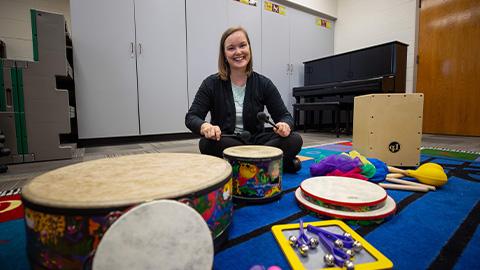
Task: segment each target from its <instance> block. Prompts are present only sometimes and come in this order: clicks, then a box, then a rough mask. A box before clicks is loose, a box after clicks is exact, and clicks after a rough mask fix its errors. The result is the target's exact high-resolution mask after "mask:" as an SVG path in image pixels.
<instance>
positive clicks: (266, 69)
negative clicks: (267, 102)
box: [262, 1, 292, 112]
mask: <svg viewBox="0 0 480 270" xmlns="http://www.w3.org/2000/svg"><path fill="white" fill-rule="evenodd" d="M265 3H273V2H267V1H263V5H262V71H263V75H265V76H267V77H268V78H269V79H270V80H272V82H273V84H275V86H276V87H277V89H278V91H279V92H280V95H281V96H282V99H283V102H284V103H285V106H286V107H287V109H288V110H289V111H290V112H291V111H292V110H291V107H292V101H291V99H292V98H291V97H292V95H291V92H292V89H291V88H290V66H291V65H290V17H291V14H290V10H291V9H290V8H286V9H282V11H284V12H281V13H276V12H273V11H271V10H266V7H265ZM279 11H280V10H279Z"/></svg>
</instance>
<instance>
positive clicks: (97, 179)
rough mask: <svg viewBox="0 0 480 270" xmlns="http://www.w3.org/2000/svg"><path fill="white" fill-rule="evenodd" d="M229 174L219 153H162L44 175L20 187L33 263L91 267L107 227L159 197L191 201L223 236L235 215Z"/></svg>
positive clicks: (217, 236) (218, 237)
mask: <svg viewBox="0 0 480 270" xmlns="http://www.w3.org/2000/svg"><path fill="white" fill-rule="evenodd" d="M231 175H232V168H231V166H230V165H229V164H228V162H226V161H225V160H222V159H220V158H216V157H212V156H206V155H200V154H180V153H156V154H142V155H131V156H124V157H118V158H107V159H100V160H94V161H88V162H83V163H79V164H75V165H70V166H67V167H63V168H60V169H57V170H53V171H50V172H48V173H45V174H43V175H41V176H38V177H36V178H34V179H33V180H32V181H31V182H30V183H29V184H27V185H26V186H25V187H24V189H23V192H22V201H23V203H24V206H25V221H26V227H27V228H26V231H27V253H28V255H29V258H30V260H31V262H32V263H33V265H32V266H33V267H42V268H47V269H84V268H87V269H88V268H89V267H90V264H91V259H92V258H93V255H94V253H95V250H96V247H97V246H98V244H99V242H100V240H101V238H102V236H103V235H104V233H105V232H106V231H107V229H108V228H109V226H110V225H111V224H112V223H113V222H114V221H115V220H116V219H118V218H119V217H120V216H121V215H122V214H123V213H125V212H127V211H128V210H129V209H130V208H132V207H134V206H136V205H139V204H142V203H144V202H148V201H152V200H158V199H175V200H178V201H181V202H184V203H186V204H188V205H190V206H191V207H192V208H194V209H195V210H196V211H197V212H199V213H200V215H201V216H202V217H203V219H204V220H205V221H206V223H207V225H208V227H209V228H210V231H211V233H212V237H213V238H214V240H215V242H217V243H218V242H221V241H223V240H224V239H226V238H227V233H228V231H227V229H228V227H229V225H230V223H231V220H232V215H233V203H232V196H231V194H232V179H231Z"/></svg>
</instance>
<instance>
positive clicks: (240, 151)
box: [223, 145, 283, 202]
mask: <svg viewBox="0 0 480 270" xmlns="http://www.w3.org/2000/svg"><path fill="white" fill-rule="evenodd" d="M223 157H224V158H225V159H226V160H228V162H230V165H232V178H233V197H234V199H235V200H240V201H250V202H266V201H270V200H274V199H278V198H279V197H280V195H281V192H282V171H283V164H282V163H283V161H282V157H283V152H282V150H280V149H278V148H276V147H271V146H261V145H241V146H233V147H229V148H227V149H225V150H224V151H223Z"/></svg>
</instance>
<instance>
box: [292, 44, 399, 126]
mask: <svg viewBox="0 0 480 270" xmlns="http://www.w3.org/2000/svg"><path fill="white" fill-rule="evenodd" d="M407 47H408V45H407V44H404V43H401V42H398V41H393V42H388V43H384V44H380V45H375V46H372V47H368V48H363V49H359V50H354V51H350V52H346V53H341V54H337V55H332V56H328V57H324V58H319V59H315V60H311V61H307V62H304V63H303V64H304V76H305V77H304V85H305V86H301V87H295V88H293V91H292V92H293V96H294V97H295V99H296V104H294V115H295V123H296V125H298V122H299V115H298V114H299V112H300V111H302V110H303V111H307V110H312V108H318V109H319V110H320V109H321V108H322V106H320V105H321V104H326V105H329V106H327V108H332V106H330V105H337V106H338V109H340V108H344V106H343V107H342V105H345V104H346V105H348V104H350V106H347V107H350V108H353V99H354V97H355V96H359V95H365V94H372V93H404V92H405V81H406V75H405V74H406V64H407ZM308 108H310V109H308ZM333 108H337V107H335V106H333ZM337 111H338V110H337ZM337 115H338V114H337ZM338 118H339V117H338ZM338 118H337V123H338V121H339V119H338ZM305 124H307V123H305ZM337 126H338V125H337Z"/></svg>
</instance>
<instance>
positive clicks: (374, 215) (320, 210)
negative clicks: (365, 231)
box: [295, 180, 396, 220]
mask: <svg viewBox="0 0 480 270" xmlns="http://www.w3.org/2000/svg"><path fill="white" fill-rule="evenodd" d="M358 181H360V180H358ZM295 197H296V198H297V201H298V202H299V203H300V204H301V205H302V206H304V207H305V208H307V209H308V210H310V211H312V212H315V213H317V214H319V215H323V216H329V217H334V218H340V219H349V220H376V219H383V218H386V217H388V216H390V215H392V214H393V213H394V212H395V209H396V204H395V201H394V200H393V199H392V198H391V197H390V196H387V199H386V200H385V205H384V206H383V207H381V208H378V209H375V210H372V211H369V212H350V211H342V210H335V209H331V208H326V207H323V206H320V205H317V204H314V203H311V202H309V201H308V200H307V199H305V197H304V196H303V194H302V190H301V189H300V188H297V190H296V191H295Z"/></svg>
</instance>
